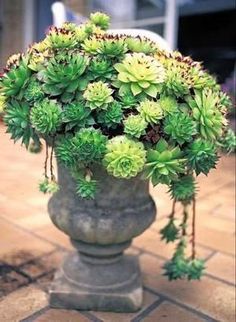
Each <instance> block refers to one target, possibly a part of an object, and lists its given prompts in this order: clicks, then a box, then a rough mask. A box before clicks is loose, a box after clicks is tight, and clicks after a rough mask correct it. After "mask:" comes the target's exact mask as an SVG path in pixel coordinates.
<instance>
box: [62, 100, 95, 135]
mask: <svg viewBox="0 0 236 322" xmlns="http://www.w3.org/2000/svg"><path fill="white" fill-rule="evenodd" d="M90 113H91V110H90V109H89V108H88V107H86V106H85V105H84V103H83V102H77V101H73V102H71V103H69V104H66V105H64V108H63V114H62V119H63V123H66V130H70V129H72V128H74V127H77V128H81V127H84V126H85V125H86V124H89V123H91V121H92V118H91V117H90Z"/></svg>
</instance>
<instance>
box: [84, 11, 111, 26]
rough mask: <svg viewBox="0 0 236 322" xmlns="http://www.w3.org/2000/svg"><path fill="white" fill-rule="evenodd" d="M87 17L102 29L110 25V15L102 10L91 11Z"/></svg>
mask: <svg viewBox="0 0 236 322" xmlns="http://www.w3.org/2000/svg"><path fill="white" fill-rule="evenodd" d="M89 18H90V20H91V22H92V23H94V24H95V25H96V26H98V27H100V28H101V29H103V30H107V29H108V27H109V25H110V17H109V16H108V15H106V14H104V13H102V12H95V13H91V14H90V17H89Z"/></svg>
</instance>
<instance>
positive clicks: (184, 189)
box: [169, 175, 196, 203]
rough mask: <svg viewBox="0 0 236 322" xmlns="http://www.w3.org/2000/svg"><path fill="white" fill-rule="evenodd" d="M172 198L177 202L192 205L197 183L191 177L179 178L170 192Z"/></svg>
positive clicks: (172, 184)
mask: <svg viewBox="0 0 236 322" xmlns="http://www.w3.org/2000/svg"><path fill="white" fill-rule="evenodd" d="M169 192H170V194H171V197H172V198H173V199H175V200H177V201H181V202H184V203H190V202H191V201H192V199H193V198H194V196H195V194H196V183H195V180H194V177H193V176H191V175H184V176H181V177H179V179H178V180H177V181H173V182H172V183H171V185H170V190H169Z"/></svg>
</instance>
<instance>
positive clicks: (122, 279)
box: [0, 13, 230, 312]
mask: <svg viewBox="0 0 236 322" xmlns="http://www.w3.org/2000/svg"><path fill="white" fill-rule="evenodd" d="M108 26H109V17H108V16H107V15H105V14H103V13H94V14H91V16H90V20H89V21H88V22H86V23H85V24H82V25H80V26H76V25H74V24H72V23H65V24H64V25H63V26H62V28H56V27H52V28H51V29H50V30H49V32H48V34H47V35H46V38H45V39H44V40H42V41H41V42H39V43H36V44H33V45H32V46H30V47H29V48H28V50H27V52H26V53H25V54H19V55H14V56H12V57H11V58H10V59H9V60H8V62H7V65H6V68H5V70H4V73H3V74H2V75H1V79H0V91H1V102H2V105H4V114H5V116H4V120H5V123H6V126H7V132H9V133H10V134H11V137H12V139H13V140H15V141H17V140H21V141H22V144H24V145H25V146H26V148H27V149H30V150H31V151H33V152H38V151H40V150H41V149H42V146H43V145H42V143H41V142H42V141H43V140H44V141H45V154H46V158H45V163H44V179H43V180H42V181H41V182H40V184H39V188H40V190H41V191H42V192H44V193H46V192H50V193H53V196H52V197H51V199H50V202H49V214H50V217H51V219H52V221H53V223H54V224H55V225H56V226H57V227H58V228H59V229H60V230H62V231H63V232H65V233H66V234H67V235H69V236H70V238H71V242H72V244H73V245H74V247H75V248H76V249H77V251H78V253H75V254H72V255H71V254H70V255H69V256H68V257H67V258H66V259H65V261H64V264H63V266H62V268H61V269H60V270H59V271H58V272H57V274H56V276H55V280H54V282H53V285H52V288H51V291H50V303H51V305H52V306H54V307H66V308H77V309H95V310H112V311H124V312H125V311H126V312H128V311H135V310H137V309H139V308H140V307H141V305H142V285H141V279H140V271H139V266H138V262H137V259H136V258H135V257H133V256H128V255H123V251H124V250H125V249H126V248H127V247H128V246H129V245H130V243H131V240H132V238H133V237H135V236H137V235H139V234H141V233H142V232H143V231H144V230H145V229H146V228H148V227H149V226H150V225H151V223H152V222H153V221H154V218H155V214H156V209H155V205H154V202H153V200H152V199H151V197H150V195H149V192H148V181H149V180H150V181H151V182H152V184H153V185H154V186H156V185H157V184H159V183H161V184H166V185H168V186H169V192H170V195H171V198H172V199H173V207H172V212H171V214H170V216H169V222H168V224H167V226H166V227H165V228H164V229H162V231H161V234H162V238H163V239H164V240H165V241H166V242H175V243H176V250H175V252H174V254H173V257H172V258H171V259H170V261H168V262H167V263H166V264H165V266H164V270H165V275H166V276H167V277H168V278H169V279H170V280H173V279H178V278H180V279H182V278H187V279H189V280H191V279H199V278H200V277H201V275H202V272H203V270H204V262H203V261H202V260H200V259H197V257H196V251H195V230H194V229H195V217H196V216H195V215H196V214H195V212H196V210H195V209H196V181H195V175H199V174H200V173H203V174H205V175H207V174H208V172H209V171H210V170H211V169H212V168H214V167H215V166H216V163H217V160H218V158H219V156H218V154H217V153H218V150H219V148H220V146H221V145H222V144H223V143H222V137H223V136H224V135H225V134H227V121H226V117H225V115H226V112H227V108H228V107H229V106H230V100H229V98H228V96H227V95H226V94H224V93H223V92H222V91H221V89H220V87H219V85H217V83H216V80H215V78H214V77H212V76H210V75H209V74H208V73H207V71H205V70H204V69H203V67H202V65H201V64H200V63H199V62H194V61H193V60H192V59H191V58H190V57H184V56H182V55H181V54H180V53H179V52H177V51H174V52H167V51H164V50H161V49H160V48H159V47H158V44H156V43H153V42H151V41H150V40H148V39H141V38H139V37H137V38H135V37H128V36H112V35H109V34H108V33H107V32H106V30H107V28H108ZM228 141H229V140H228ZM54 155H55V156H56V160H57V163H58V178H57V179H56V176H55V174H54V170H53V156H54ZM176 202H180V203H181V204H182V205H183V216H182V218H181V223H180V225H178V224H177V222H176V218H175V204H176ZM190 209H192V217H191V218H192V223H191V227H192V232H191V237H190V238H189V235H188V234H187V227H188V224H189V220H190V217H189V211H190ZM189 242H190V243H191V245H192V254H191V256H190V257H188V256H187V255H186V246H187V244H188V243H189Z"/></svg>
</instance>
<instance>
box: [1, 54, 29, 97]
mask: <svg viewBox="0 0 236 322" xmlns="http://www.w3.org/2000/svg"><path fill="white" fill-rule="evenodd" d="M27 64H28V62H27V58H20V59H19V64H18V65H13V66H11V68H10V69H9V70H8V69H7V70H6V72H5V73H4V74H3V76H2V77H1V78H0V79H1V80H0V94H2V95H4V96H6V97H7V98H8V97H9V98H11V97H14V98H18V99H22V97H23V95H24V88H25V86H26V85H27V83H28V82H29V78H30V76H31V70H30V69H29V68H28V65H27Z"/></svg>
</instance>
